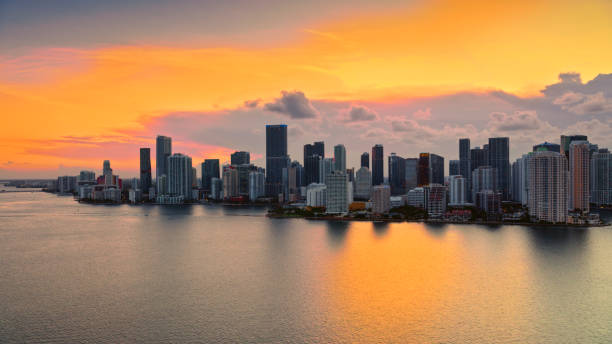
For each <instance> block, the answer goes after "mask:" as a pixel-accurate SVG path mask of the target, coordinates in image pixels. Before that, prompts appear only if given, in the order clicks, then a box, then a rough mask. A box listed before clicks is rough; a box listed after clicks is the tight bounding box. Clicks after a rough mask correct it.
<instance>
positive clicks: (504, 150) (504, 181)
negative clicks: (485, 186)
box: [489, 137, 510, 200]
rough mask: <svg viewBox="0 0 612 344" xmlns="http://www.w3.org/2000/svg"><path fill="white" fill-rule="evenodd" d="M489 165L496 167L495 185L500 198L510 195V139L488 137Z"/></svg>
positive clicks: (503, 198) (506, 198)
mask: <svg viewBox="0 0 612 344" xmlns="http://www.w3.org/2000/svg"><path fill="white" fill-rule="evenodd" d="M489 165H490V166H491V167H493V168H496V169H497V187H498V188H499V190H498V191H500V192H501V194H502V200H509V199H510V197H509V195H510V139H509V138H507V137H492V138H489Z"/></svg>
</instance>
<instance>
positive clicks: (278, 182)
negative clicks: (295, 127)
mask: <svg viewBox="0 0 612 344" xmlns="http://www.w3.org/2000/svg"><path fill="white" fill-rule="evenodd" d="M289 163H290V160H289V155H288V154H287V125H286V124H276V125H266V195H267V196H270V197H276V196H278V194H280V193H281V192H282V190H283V185H282V183H283V168H287V167H288V166H289Z"/></svg>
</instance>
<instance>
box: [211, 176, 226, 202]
mask: <svg viewBox="0 0 612 344" xmlns="http://www.w3.org/2000/svg"><path fill="white" fill-rule="evenodd" d="M210 198H212V199H214V200H216V201H219V200H221V199H223V180H222V179H221V178H216V177H213V178H211V179H210Z"/></svg>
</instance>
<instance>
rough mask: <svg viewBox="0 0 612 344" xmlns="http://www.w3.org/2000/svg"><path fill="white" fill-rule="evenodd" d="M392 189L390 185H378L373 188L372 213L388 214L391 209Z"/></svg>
mask: <svg viewBox="0 0 612 344" xmlns="http://www.w3.org/2000/svg"><path fill="white" fill-rule="evenodd" d="M390 198H391V188H390V187H389V185H376V186H374V187H373V188H372V213H374V214H386V213H388V212H389V209H391V203H390Z"/></svg>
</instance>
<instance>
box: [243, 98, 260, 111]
mask: <svg viewBox="0 0 612 344" xmlns="http://www.w3.org/2000/svg"><path fill="white" fill-rule="evenodd" d="M259 102H261V99H254V100H245V101H244V107H247V108H251V109H252V108H255V107H257V105H259Z"/></svg>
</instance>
